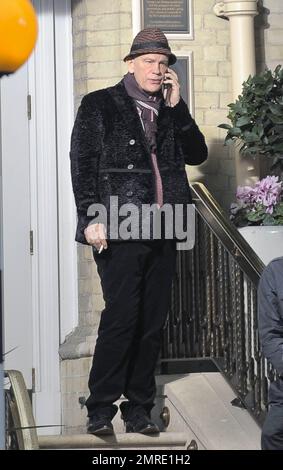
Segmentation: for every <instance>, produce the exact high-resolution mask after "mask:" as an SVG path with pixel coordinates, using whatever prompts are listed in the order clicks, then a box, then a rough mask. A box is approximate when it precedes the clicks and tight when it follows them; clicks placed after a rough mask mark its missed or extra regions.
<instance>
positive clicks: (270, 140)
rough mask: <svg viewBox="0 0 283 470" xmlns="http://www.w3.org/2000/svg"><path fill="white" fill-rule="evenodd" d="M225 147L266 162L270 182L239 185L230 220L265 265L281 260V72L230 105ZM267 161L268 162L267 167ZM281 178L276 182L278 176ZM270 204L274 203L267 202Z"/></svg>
mask: <svg viewBox="0 0 283 470" xmlns="http://www.w3.org/2000/svg"><path fill="white" fill-rule="evenodd" d="M228 107H229V114H228V119H229V120H230V121H231V125H229V124H220V126H219V127H221V128H222V129H226V130H227V135H226V138H225V144H230V143H232V142H235V144H236V145H238V146H239V147H240V149H239V151H240V153H241V154H242V155H243V156H245V155H249V156H253V157H256V156H259V157H261V158H264V157H266V158H265V160H264V163H265V165H264V166H265V167H269V170H268V173H270V175H269V176H267V178H264V179H263V180H261V181H259V182H258V183H256V184H255V187H254V188H252V187H239V188H238V190H237V203H236V204H232V206H231V218H232V220H233V221H234V223H235V224H236V225H237V226H238V227H240V228H239V230H240V232H241V234H242V235H243V236H244V238H245V239H246V240H247V241H248V243H249V244H250V245H251V246H252V248H253V249H254V251H255V252H256V253H257V254H258V255H259V256H260V257H261V259H262V260H263V262H264V263H268V262H269V261H270V260H271V259H273V258H275V257H276V256H283V202H282V181H283V68H282V67H281V65H278V66H277V67H276V68H275V70H274V71H271V70H269V69H266V70H265V71H264V72H262V73H260V74H256V75H254V76H250V77H249V78H248V79H247V80H246V81H245V82H244V83H243V90H242V94H241V95H239V96H238V99H237V100H236V101H235V102H234V103H231V104H229V105H228ZM267 162H268V164H266V163H267ZM275 175H277V177H278V178H277V179H274V178H275ZM269 203H270V204H269Z"/></svg>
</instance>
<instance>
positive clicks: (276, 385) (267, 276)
mask: <svg viewBox="0 0 283 470" xmlns="http://www.w3.org/2000/svg"><path fill="white" fill-rule="evenodd" d="M258 321H259V338H260V342H261V347H262V352H263V354H264V355H265V357H266V358H267V359H268V361H270V363H271V364H272V365H273V367H274V368H275V370H276V377H275V379H274V381H273V382H271V383H270V386H269V411H268V413H267V417H266V419H265V422H264V425H263V429H262V436H261V447H262V449H263V450H283V257H281V258H275V259H274V260H272V261H271V262H270V263H269V264H268V266H267V267H266V268H265V269H264V271H263V274H262V276H261V279H260V283H259V289H258Z"/></svg>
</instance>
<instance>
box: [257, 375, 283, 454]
mask: <svg viewBox="0 0 283 470" xmlns="http://www.w3.org/2000/svg"><path fill="white" fill-rule="evenodd" d="M269 405H270V406H269V410H268V413H267V417H266V419H265V422H264V424H263V428H262V434H261V448H262V449H263V450H283V379H280V378H277V379H275V380H274V381H273V382H271V384H270V387H269Z"/></svg>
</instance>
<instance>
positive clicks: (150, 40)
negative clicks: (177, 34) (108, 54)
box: [124, 28, 177, 65]
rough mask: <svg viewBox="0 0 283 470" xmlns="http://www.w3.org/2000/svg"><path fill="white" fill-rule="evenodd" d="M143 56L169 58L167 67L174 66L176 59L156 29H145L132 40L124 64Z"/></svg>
mask: <svg viewBox="0 0 283 470" xmlns="http://www.w3.org/2000/svg"><path fill="white" fill-rule="evenodd" d="M143 54H164V55H167V56H168V57H169V65H173V64H175V62H176V60H177V58H176V56H175V55H174V54H172V52H171V49H170V47H169V44H168V41H167V38H166V36H165V34H164V33H163V31H161V29H158V28H146V29H143V30H142V31H140V32H139V33H138V34H137V35H136V37H135V38H134V40H133V44H132V47H131V50H130V52H129V54H128V55H127V56H126V57H125V58H124V62H126V61H127V60H130V59H133V58H134V57H137V56H139V55H143Z"/></svg>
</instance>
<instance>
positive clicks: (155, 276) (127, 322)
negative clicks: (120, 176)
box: [86, 240, 176, 416]
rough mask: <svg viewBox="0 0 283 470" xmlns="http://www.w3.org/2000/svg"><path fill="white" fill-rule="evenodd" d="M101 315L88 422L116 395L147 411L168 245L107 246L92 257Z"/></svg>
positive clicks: (170, 266)
mask: <svg viewBox="0 0 283 470" xmlns="http://www.w3.org/2000/svg"><path fill="white" fill-rule="evenodd" d="M94 259H95V261H96V263H97V269H98V273H99V276H100V279H101V286H102V291H103V297H104V300H105V309H104V310H103V312H102V315H101V320H100V325H99V329H98V338H97V341H96V346H95V351H94V356H93V364H92V368H91V371H90V376H89V389H90V396H89V398H88V399H87V401H86V406H87V409H88V416H91V415H92V414H93V413H94V412H95V410H96V409H97V408H99V407H101V406H105V405H110V404H112V403H113V402H114V401H116V400H117V399H118V398H120V396H121V395H122V394H124V396H125V397H126V398H127V399H128V400H129V401H130V402H131V403H133V404H141V405H144V406H145V407H147V408H148V409H150V408H151V407H152V406H153V403H154V398H155V393H156V388H155V378H154V371H155V366H156V363H157V360H158V356H159V351H160V340H161V331H162V327H163V325H164V323H165V320H166V316H167V313H168V307H169V301H170V293H171V284H172V279H173V275H174V272H175V266H176V242H175V241H174V240H154V241H145V242H144V241H122V242H111V241H110V242H109V243H108V248H107V250H103V251H102V253H101V254H98V253H96V252H94Z"/></svg>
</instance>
